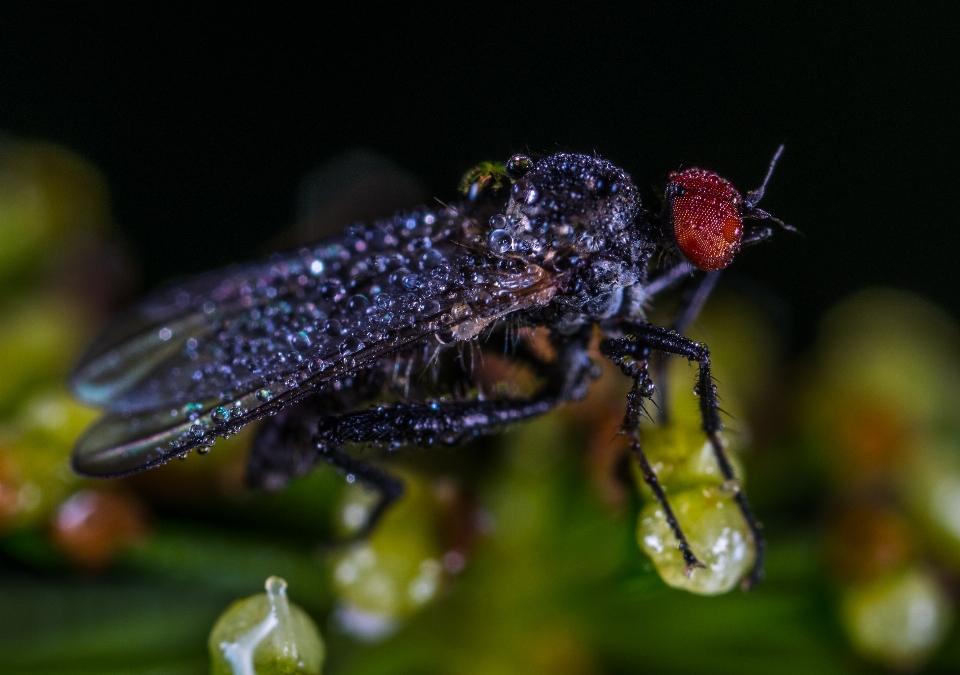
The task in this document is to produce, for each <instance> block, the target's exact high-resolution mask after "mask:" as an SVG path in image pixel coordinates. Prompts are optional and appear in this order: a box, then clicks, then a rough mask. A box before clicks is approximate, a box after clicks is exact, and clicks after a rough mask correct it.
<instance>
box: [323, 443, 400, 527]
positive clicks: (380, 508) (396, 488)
mask: <svg viewBox="0 0 960 675" xmlns="http://www.w3.org/2000/svg"><path fill="white" fill-rule="evenodd" d="M318 449H319V451H320V455H321V456H322V457H324V458H326V460H327V461H328V462H329V463H330V464H331V465H332V466H335V467H336V468H338V469H341V470H343V471H344V472H345V473H346V475H347V477H348V480H350V477H353V478H354V479H359V480H361V481H363V482H364V483H366V484H367V485H368V486H370V487H372V488H373V489H374V490H376V491H377V493H378V494H379V499H378V500H377V503H376V504H375V505H374V507H373V508H372V509H371V510H370V513H369V514H367V520H366V522H365V523H364V524H363V525H362V526H361V527H360V528H359V529H357V530H356V531H355V532H353V533H352V534H351V536H350V537H348V538H347V540H348V541H351V540H354V539H363V538H365V537H367V536H368V535H369V534H370V533H371V532H373V530H374V529H375V528H376V526H377V523H379V522H380V519H381V518H382V517H383V515H384V514H385V513H386V512H387V509H389V508H390V506H391V505H393V503H394V502H395V501H397V500H398V499H400V497H402V496H403V492H404V487H403V481H401V480H400V479H399V478H397V477H396V476H393V475H391V474H389V473H387V472H386V471H384V470H383V469H380V468H378V467H375V466H373V465H372V464H367V463H366V462H363V461H360V460H357V459H354V458H352V457H350V456H349V455H347V454H346V453H345V452H343V451H342V450H341V449H340V448H338V447H335V446H329V445H326V444H320V446H319V447H318ZM351 482H352V480H351Z"/></svg>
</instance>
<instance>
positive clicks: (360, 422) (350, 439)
mask: <svg viewBox="0 0 960 675" xmlns="http://www.w3.org/2000/svg"><path fill="white" fill-rule="evenodd" d="M558 402H559V401H558V399H557V398H556V397H554V396H542V397H538V398H533V399H503V400H487V401H477V400H467V401H436V402H432V403H417V404H404V405H391V406H374V407H372V408H367V409H365V410H360V411H356V412H352V413H346V414H342V415H327V416H324V417H322V418H321V419H320V421H319V423H318V424H317V429H316V432H315V437H314V443H315V445H316V447H317V449H318V450H319V452H320V456H321V457H324V458H326V460H327V461H328V462H330V463H331V464H332V465H334V466H336V467H338V468H340V469H343V470H344V471H345V472H346V473H347V475H348V476H355V477H356V478H358V479H359V480H361V481H363V482H364V483H366V484H367V485H370V486H371V487H373V488H374V489H376V490H377V491H378V492H379V493H380V499H379V501H378V502H377V504H376V506H374V508H373V510H372V511H371V512H370V515H369V517H368V519H367V522H366V524H365V525H364V526H363V528H362V529H361V530H360V531H359V532H358V533H357V534H356V535H355V536H356V537H357V538H360V537H363V536H365V535H367V534H369V533H370V532H371V531H372V530H373V529H374V528H375V527H376V525H377V521H379V519H380V518H381V517H382V516H383V515H384V514H385V513H386V511H387V509H388V508H389V507H390V505H391V504H393V503H394V502H395V501H396V500H397V499H399V498H400V497H401V496H402V494H403V483H402V482H401V481H400V480H399V479H397V478H395V477H393V476H391V475H390V474H388V473H387V472H385V471H383V470H382V469H379V468H377V467H375V466H371V465H370V464H367V463H365V462H362V461H360V460H356V459H354V458H352V457H350V456H349V455H347V454H346V453H345V452H343V450H342V447H343V446H344V445H345V444H347V443H368V444H372V445H376V446H381V447H386V448H387V449H391V448H394V447H398V446H400V445H402V444H406V443H410V444H416V445H420V446H425V447H426V446H430V445H433V444H434V443H442V444H444V445H456V444H459V443H463V442H465V441H468V440H470V439H471V438H475V437H477V436H481V435H485V434H489V433H492V432H494V431H497V430H499V429H501V428H503V427H504V426H506V425H508V424H513V423H514V422H520V421H523V420H526V419H530V418H531V417H536V416H538V415H542V414H544V413H546V412H549V411H550V410H551V409H552V408H554V407H555V406H556V405H557V403H558Z"/></svg>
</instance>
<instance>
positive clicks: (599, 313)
mask: <svg viewBox="0 0 960 675" xmlns="http://www.w3.org/2000/svg"><path fill="white" fill-rule="evenodd" d="M781 150H782V148H781ZM779 154H780V151H778V152H777V155H776V156H775V157H774V159H773V161H772V162H771V163H770V167H769V171H768V172H767V176H766V179H765V180H764V182H763V184H762V185H761V187H760V188H759V189H758V190H756V191H754V192H750V193H747V195H745V196H741V195H740V193H739V192H737V190H736V189H735V188H734V187H733V186H732V185H731V184H730V183H729V182H728V181H726V180H724V179H723V178H720V177H719V176H718V175H717V174H715V173H713V172H709V171H703V170H700V169H687V170H685V171H681V172H679V173H674V174H671V177H670V180H669V183H668V185H667V188H666V190H665V199H664V206H663V209H662V210H661V211H660V212H659V213H651V212H648V211H646V210H644V209H643V208H642V206H641V203H640V198H639V196H638V192H637V190H636V188H635V187H634V185H633V183H632V182H631V179H630V177H629V176H628V175H627V174H626V173H625V172H624V171H623V170H621V169H619V168H617V167H616V166H614V165H613V164H611V163H610V162H608V161H606V160H604V159H601V158H599V157H596V156H592V155H579V154H565V153H562V154H554V155H550V156H545V157H542V158H539V159H534V158H531V157H528V156H525V155H517V156H514V157H512V158H511V159H510V160H509V161H508V162H507V163H506V165H505V166H504V170H505V174H506V175H505V176H503V177H502V180H503V185H502V186H501V187H499V189H497V184H499V182H500V178H499V177H498V178H497V180H496V181H489V180H488V181H486V182H485V183H484V185H481V186H479V187H478V188H477V189H470V188H471V186H467V188H468V189H467V192H468V193H469V198H467V199H465V200H464V201H463V202H462V203H460V204H456V205H452V206H446V207H440V208H435V209H431V208H422V209H418V210H414V211H410V212H408V213H401V214H398V215H395V216H394V217H392V218H390V219H386V220H381V221H378V222H375V223H373V224H370V225H353V226H351V227H349V228H347V230H346V232H345V233H343V234H342V235H340V236H336V237H332V238H329V239H325V240H322V241H320V242H317V243H315V244H313V245H310V246H304V247H301V248H298V249H296V250H292V251H289V252H286V253H281V254H275V255H273V256H271V257H269V258H268V259H266V260H263V261H261V262H255V263H252V264H247V265H241V266H235V267H229V268H226V269H223V270H220V271H215V272H211V273H208V274H204V275H201V276H198V277H196V278H194V279H192V280H189V281H187V282H185V283H182V284H179V285H176V286H173V287H171V288H167V289H165V290H160V291H159V292H157V293H155V294H153V295H152V296H149V297H147V298H146V299H144V300H142V301H141V302H140V303H139V304H137V305H136V306H134V307H133V309H132V310H131V311H129V313H128V314H127V315H126V316H123V317H121V318H120V319H119V320H118V321H117V322H116V323H115V324H114V325H113V326H112V327H110V328H109V329H108V330H107V331H106V332H105V333H104V334H103V335H102V336H101V337H100V338H99V340H98V341H97V342H96V343H95V344H94V345H93V346H92V347H91V348H90V349H89V351H88V352H87V353H86V355H85V356H84V357H83V359H82V360H81V363H80V364H79V366H78V367H77V369H76V371H75V373H74V376H73V379H72V386H73V390H74V392H75V393H76V395H77V396H78V397H79V398H80V399H82V400H83V401H86V402H88V403H91V404H94V405H97V406H100V407H102V408H105V409H106V414H105V415H104V416H103V417H102V418H101V419H100V420H99V421H97V422H96V423H94V424H93V425H92V426H91V427H90V428H89V429H88V430H87V431H86V432H85V433H84V435H83V436H82V437H81V438H80V439H79V441H78V442H77V444H76V447H75V449H74V453H73V467H74V469H75V470H76V471H77V472H78V473H80V474H82V475H85V476H93V477H116V476H123V475H126V474H130V473H134V472H137V471H141V470H143V469H147V468H150V467H153V466H157V465H159V464H163V463H164V462H166V461H168V460H170V459H171V458H174V457H177V456H180V457H184V456H186V454H187V453H189V452H191V451H192V450H197V451H198V452H200V453H203V452H206V451H207V450H208V449H209V448H210V446H211V445H213V443H214V441H215V440H216V439H217V438H218V437H226V436H229V435H231V434H233V433H235V432H236V431H237V430H239V429H240V428H241V427H243V426H245V425H247V424H249V423H251V422H254V421H257V420H263V421H264V423H263V424H262V425H261V426H260V428H259V429H258V433H257V436H256V438H255V440H254V443H253V448H252V451H251V456H250V460H249V466H248V474H249V475H248V478H249V480H250V482H252V483H253V484H255V485H259V486H262V487H266V488H276V487H280V486H282V485H283V484H285V483H286V482H287V481H289V480H290V479H291V477H293V476H295V475H298V474H300V473H303V472H304V471H307V470H308V469H310V468H311V467H312V466H313V465H314V463H315V462H317V461H318V460H320V459H321V458H322V459H325V460H326V461H328V462H330V463H332V464H334V465H335V466H337V467H339V468H340V469H342V470H343V471H344V472H346V473H347V474H348V478H351V479H359V480H361V481H363V482H365V483H367V484H369V485H370V486H373V487H374V488H376V489H377V490H378V491H379V493H380V499H379V501H378V504H377V506H376V508H375V509H374V511H373V513H372V515H371V517H370V521H369V523H368V525H367V529H368V530H369V528H371V527H373V525H374V523H375V522H376V520H377V518H378V517H379V516H380V515H381V514H382V513H383V512H384V510H385V509H386V508H387V507H388V506H389V505H390V504H391V503H392V502H393V501H394V500H396V499H397V498H398V497H399V496H400V495H401V494H402V491H403V486H402V484H401V483H400V482H399V481H398V480H396V479H395V478H393V477H392V476H390V475H389V474H387V473H386V472H385V471H383V470H382V469H379V468H376V467H374V466H371V465H369V464H367V463H365V462H361V461H359V460H357V459H355V458H353V457H351V456H350V455H348V454H347V453H346V452H344V450H343V448H344V446H345V445H346V444H348V443H367V444H372V445H375V446H381V447H385V448H387V449H393V448H397V447H400V446H401V445H405V444H416V445H420V446H429V445H432V444H434V443H440V444H447V445H455V444H459V443H462V442H464V441H466V440H469V439H471V438H474V437H476V436H479V435H483V434H489V433H491V432H493V431H496V430H498V429H501V428H503V427H504V426H506V425H509V424H512V423H515V422H520V421H522V420H525V419H529V418H532V417H534V416H537V415H541V414H543V413H546V412H547V411H549V410H551V409H552V408H554V407H556V406H557V405H559V404H561V403H563V402H568V401H575V400H578V399H581V398H583V397H584V396H585V395H586V393H587V389H588V385H589V384H590V382H591V381H592V380H593V379H594V378H596V377H597V374H598V370H597V368H596V366H595V364H594V363H592V362H591V359H590V357H589V356H588V345H589V342H590V340H591V336H592V335H593V332H594V328H595V327H597V326H598V327H599V328H600V330H601V331H602V333H603V335H604V339H603V340H602V342H601V343H600V351H601V353H602V354H603V355H605V356H606V357H608V358H610V359H612V360H613V361H614V362H615V363H616V364H618V366H619V367H620V369H621V370H622V371H623V373H624V374H625V375H626V376H627V377H629V378H630V379H631V380H632V381H633V387H632V388H631V390H630V394H629V398H628V401H627V407H626V415H625V419H624V422H623V430H624V432H625V433H628V434H629V435H630V437H631V439H632V440H631V447H632V454H633V455H634V456H635V457H636V459H637V461H638V462H639V464H640V468H641V469H642V473H643V476H644V479H645V480H646V482H647V483H648V484H649V486H650V488H651V489H652V491H653V493H654V495H655V497H656V499H657V500H658V501H659V502H660V504H661V506H662V507H663V510H664V512H665V514H666V516H667V520H668V523H669V525H670V527H671V528H672V531H673V533H674V534H675V535H676V538H677V541H678V546H679V548H680V550H681V551H682V553H683V556H684V560H685V562H686V564H687V566H688V569H689V570H691V571H692V570H693V569H694V568H695V567H697V566H698V565H699V562H698V560H697V558H696V555H695V553H694V552H693V551H692V550H691V548H690V546H689V544H688V543H687V540H686V537H685V536H684V534H683V532H682V530H681V528H680V526H679V525H678V523H677V521H676V518H675V517H674V514H673V511H672V510H671V508H670V504H669V502H668V501H667V499H666V496H665V494H664V491H663V489H662V488H661V486H660V484H659V482H658V480H657V477H656V474H655V473H654V471H653V470H652V468H651V467H650V464H649V463H648V461H647V459H646V457H645V455H644V453H643V450H642V448H641V447H640V444H639V441H638V440H637V434H636V433H635V432H636V429H637V425H638V423H639V419H640V416H641V413H642V406H643V403H644V402H645V401H646V400H648V399H649V398H650V397H652V395H653V393H654V384H653V382H652V379H651V377H650V373H649V371H650V368H649V363H650V357H651V353H652V352H661V353H664V354H673V355H678V356H681V357H684V358H687V359H689V360H691V361H693V362H696V363H697V364H699V374H698V384H697V391H698V393H699V397H700V407H701V412H702V426H703V429H704V432H705V433H706V435H707V437H708V438H709V440H710V443H711V444H712V447H713V450H714V453H715V454H716V458H717V461H718V464H719V466H720V469H721V472H722V474H723V476H724V478H725V479H727V480H731V481H732V480H733V479H734V474H733V469H732V467H731V464H730V462H729V460H728V459H727V456H726V454H725V452H724V449H723V445H722V444H721V441H720V438H719V436H718V434H719V431H720V430H721V428H722V425H721V420H720V416H719V412H718V399H717V393H716V388H715V386H714V384H713V381H712V377H711V370H710V354H709V352H708V350H707V348H706V346H704V345H703V344H700V343H697V342H694V341H691V340H689V339H687V338H685V337H683V336H682V335H681V334H680V333H679V332H678V330H672V329H671V328H667V327H661V326H655V325H652V324H650V323H648V322H647V321H646V318H645V308H646V307H647V306H648V304H649V303H650V302H651V301H652V300H653V299H654V298H655V297H656V296H657V295H659V294H660V293H662V292H663V291H665V290H667V289H669V288H672V287H677V286H681V285H684V284H686V285H688V286H690V288H691V289H692V292H689V293H687V294H686V297H687V301H686V302H685V306H684V307H683V308H681V310H680V311H679V313H678V315H677V320H676V325H675V327H676V328H677V329H681V328H682V327H683V326H684V325H686V323H688V322H689V320H690V319H691V318H692V317H693V316H694V315H695V314H696V312H697V311H698V310H699V308H700V306H701V305H702V304H703V302H704V300H705V299H706V296H707V295H708V294H709V291H710V289H711V288H712V287H713V284H714V283H715V281H716V276H717V274H718V273H719V270H720V269H721V268H723V267H725V266H727V265H728V264H730V262H731V261H732V260H733V257H734V255H735V254H736V253H737V252H738V251H739V250H740V249H741V248H744V247H746V246H749V245H752V244H755V243H757V242H760V241H763V240H765V239H767V238H769V237H770V236H771V234H772V229H771V228H770V227H767V226H765V225H764V224H762V223H751V224H745V221H750V220H754V221H765V220H773V221H775V222H778V223H779V222H780V221H777V220H776V219H773V218H772V217H771V216H770V215H769V214H767V213H766V212H764V211H762V210H760V209H759V208H757V202H759V200H760V198H761V197H762V195H763V191H764V189H765V187H766V184H767V181H768V180H769V178H770V175H771V174H772V171H773V167H774V164H775V163H776V160H777V158H778V157H779ZM491 166H493V165H491ZM500 173H503V172H499V171H498V175H499V174H500ZM486 175H490V172H489V171H483V170H481V171H480V172H479V173H477V176H481V177H482V176H486ZM487 185H490V186H491V187H492V188H494V189H489V190H488V189H484V188H485V187H486V186H487ZM781 225H782V223H781ZM520 326H537V327H545V328H547V329H549V335H550V341H551V343H552V346H553V348H554V351H555V358H553V359H552V360H551V359H545V358H542V357H539V356H537V355H536V354H534V353H532V351H529V350H526V349H524V348H523V345H522V343H519V342H515V343H514V347H515V353H514V355H513V356H514V357H515V358H516V359H518V360H520V361H522V362H524V363H526V364H527V365H529V367H531V368H532V369H533V370H534V371H535V373H536V374H537V375H538V376H539V379H540V381H541V382H542V386H540V388H539V389H538V390H537V391H536V392H535V393H533V394H532V395H527V396H510V395H502V396H492V397H487V396H483V395H481V394H479V393H478V392H477V391H476V389H475V388H473V389H471V379H470V378H471V373H470V372H469V369H465V368H461V371H460V372H461V375H460V377H461V380H462V382H461V386H460V390H461V392H466V393H461V395H453V396H450V395H449V392H447V395H444V394H443V393H442V392H441V393H437V392H436V391H433V390H432V389H431V384H430V383H431V382H433V380H431V378H429V377H426V378H424V377H417V374H419V373H423V372H424V371H428V370H429V369H430V368H431V367H433V366H434V365H435V364H436V363H437V362H438V360H439V359H441V358H442V357H443V355H444V354H457V353H462V351H463V350H464V348H465V347H467V348H471V349H472V348H474V347H476V346H477V345H478V344H479V342H480V340H481V339H482V338H484V337H485V336H488V335H489V334H490V333H491V332H493V331H497V330H503V329H504V327H507V328H510V327H513V328H514V329H516V328H517V327H520ZM390 393H392V394H393V396H394V400H395V401H396V402H394V403H384V402H383V401H384V396H385V395H386V394H390ZM736 499H737V503H738V505H739V508H740V509H741V510H742V512H743V514H744V516H745V518H746V521H747V523H748V525H749V527H750V529H751V532H752V535H753V537H754V541H755V545H756V550H757V555H756V563H755V566H754V569H753V570H752V572H751V574H750V577H749V579H748V581H747V584H748V585H749V584H752V583H754V582H755V581H757V580H758V579H759V577H760V576H761V573H762V564H763V547H764V544H763V539H762V536H761V533H760V530H759V526H758V524H757V521H756V519H755V517H754V515H753V513H752V511H751V509H750V506H749V504H748V502H747V498H746V495H745V494H744V493H743V492H742V491H739V492H737V495H736Z"/></svg>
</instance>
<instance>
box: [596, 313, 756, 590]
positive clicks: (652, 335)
mask: <svg viewBox="0 0 960 675" xmlns="http://www.w3.org/2000/svg"><path fill="white" fill-rule="evenodd" d="M624 332H625V333H627V335H626V337H624V338H619V339H613V340H606V341H605V342H603V343H602V344H601V346H600V349H601V352H602V353H604V354H605V355H607V356H609V357H611V358H612V359H614V360H615V361H617V360H619V361H620V362H627V363H629V362H630V361H643V362H646V360H647V359H648V358H649V355H650V351H651V350H656V351H660V352H665V353H667V354H675V355H677V356H682V357H684V358H686V359H689V360H691V361H696V362H697V364H698V366H699V372H698V376H697V390H696V391H697V395H698V396H699V399H700V417H701V424H702V428H703V430H704V432H705V433H706V435H707V438H708V440H709V441H710V446H711V448H712V449H713V453H714V456H715V457H716V459H717V464H718V466H719V467H720V473H721V475H722V476H723V478H724V480H725V481H727V482H728V483H729V484H730V485H731V486H732V487H733V488H734V490H735V494H734V498H735V500H736V502H737V506H738V507H739V508H740V511H741V513H743V517H744V519H745V520H746V522H747V526H748V527H749V528H750V532H751V534H752V536H753V540H754V545H755V546H756V559H755V561H754V566H753V569H752V570H751V572H750V574H749V576H748V577H747V579H746V580H745V581H744V584H743V586H744V588H745V589H746V588H750V587H751V586H753V585H754V584H755V583H756V582H757V581H759V580H760V578H761V577H762V576H763V560H764V553H765V542H764V539H763V534H762V533H761V531H760V524H759V523H758V522H757V519H756V516H754V513H753V510H752V509H751V508H750V504H749V502H748V501H747V496H746V494H744V492H743V491H742V490H740V489H739V486H738V483H737V481H736V476H735V474H734V471H733V466H732V465H731V464H730V459H729V458H728V457H727V453H726V451H725V450H724V448H723V443H722V442H721V440H720V435H719V433H720V430H721V429H722V428H723V424H722V423H721V421H720V412H719V407H720V404H719V400H718V398H717V388H716V385H714V383H713V375H712V373H711V370H710V352H709V350H708V349H707V347H706V346H705V345H703V344H701V343H699V342H694V341H693V340H690V339H688V338H685V337H683V336H682V335H680V334H678V333H676V332H674V331H671V330H669V329H667V328H663V327H660V326H653V325H651V324H636V325H628V326H624ZM621 369H623V366H622V365H621ZM625 372H626V371H625ZM628 375H629V373H628ZM658 501H659V497H658ZM661 503H662V502H661ZM678 539H679V537H678Z"/></svg>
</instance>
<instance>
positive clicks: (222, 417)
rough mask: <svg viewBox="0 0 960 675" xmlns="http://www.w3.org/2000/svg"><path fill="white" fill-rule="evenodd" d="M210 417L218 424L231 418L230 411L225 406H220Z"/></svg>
mask: <svg viewBox="0 0 960 675" xmlns="http://www.w3.org/2000/svg"><path fill="white" fill-rule="evenodd" d="M210 419H212V420H213V421H214V423H216V424H223V423H224V422H226V421H227V420H229V419H230V411H229V410H227V409H226V408H224V407H223V406H218V407H216V408H214V409H213V410H212V411H211V412H210Z"/></svg>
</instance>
